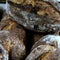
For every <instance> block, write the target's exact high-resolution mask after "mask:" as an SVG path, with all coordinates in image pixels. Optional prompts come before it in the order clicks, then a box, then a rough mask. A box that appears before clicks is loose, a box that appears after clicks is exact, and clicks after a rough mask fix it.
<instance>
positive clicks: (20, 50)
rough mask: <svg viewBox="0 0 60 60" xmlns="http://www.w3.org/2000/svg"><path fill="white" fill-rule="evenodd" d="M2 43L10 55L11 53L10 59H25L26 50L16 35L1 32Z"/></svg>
mask: <svg viewBox="0 0 60 60" xmlns="http://www.w3.org/2000/svg"><path fill="white" fill-rule="evenodd" d="M0 43H1V44H2V45H3V47H4V48H5V49H6V50H7V51H8V54H9V53H10V57H11V58H10V59H12V60H20V59H21V58H24V56H25V53H26V50H25V49H26V48H25V45H24V43H23V42H22V41H21V40H20V39H19V37H18V35H17V34H16V33H14V32H9V31H0Z"/></svg>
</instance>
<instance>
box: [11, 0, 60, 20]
mask: <svg viewBox="0 0 60 60" xmlns="http://www.w3.org/2000/svg"><path fill="white" fill-rule="evenodd" d="M22 1H23V0H21V1H20V3H19V2H18V1H17V0H11V2H14V3H13V5H15V4H16V3H17V2H18V3H17V5H15V6H16V7H19V8H20V9H22V10H24V11H28V12H33V13H35V14H37V15H39V16H41V15H42V16H47V17H49V18H51V19H55V20H60V12H58V10H56V9H55V8H54V7H53V6H52V5H51V4H50V3H49V2H44V1H38V0H25V1H23V2H22Z"/></svg>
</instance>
